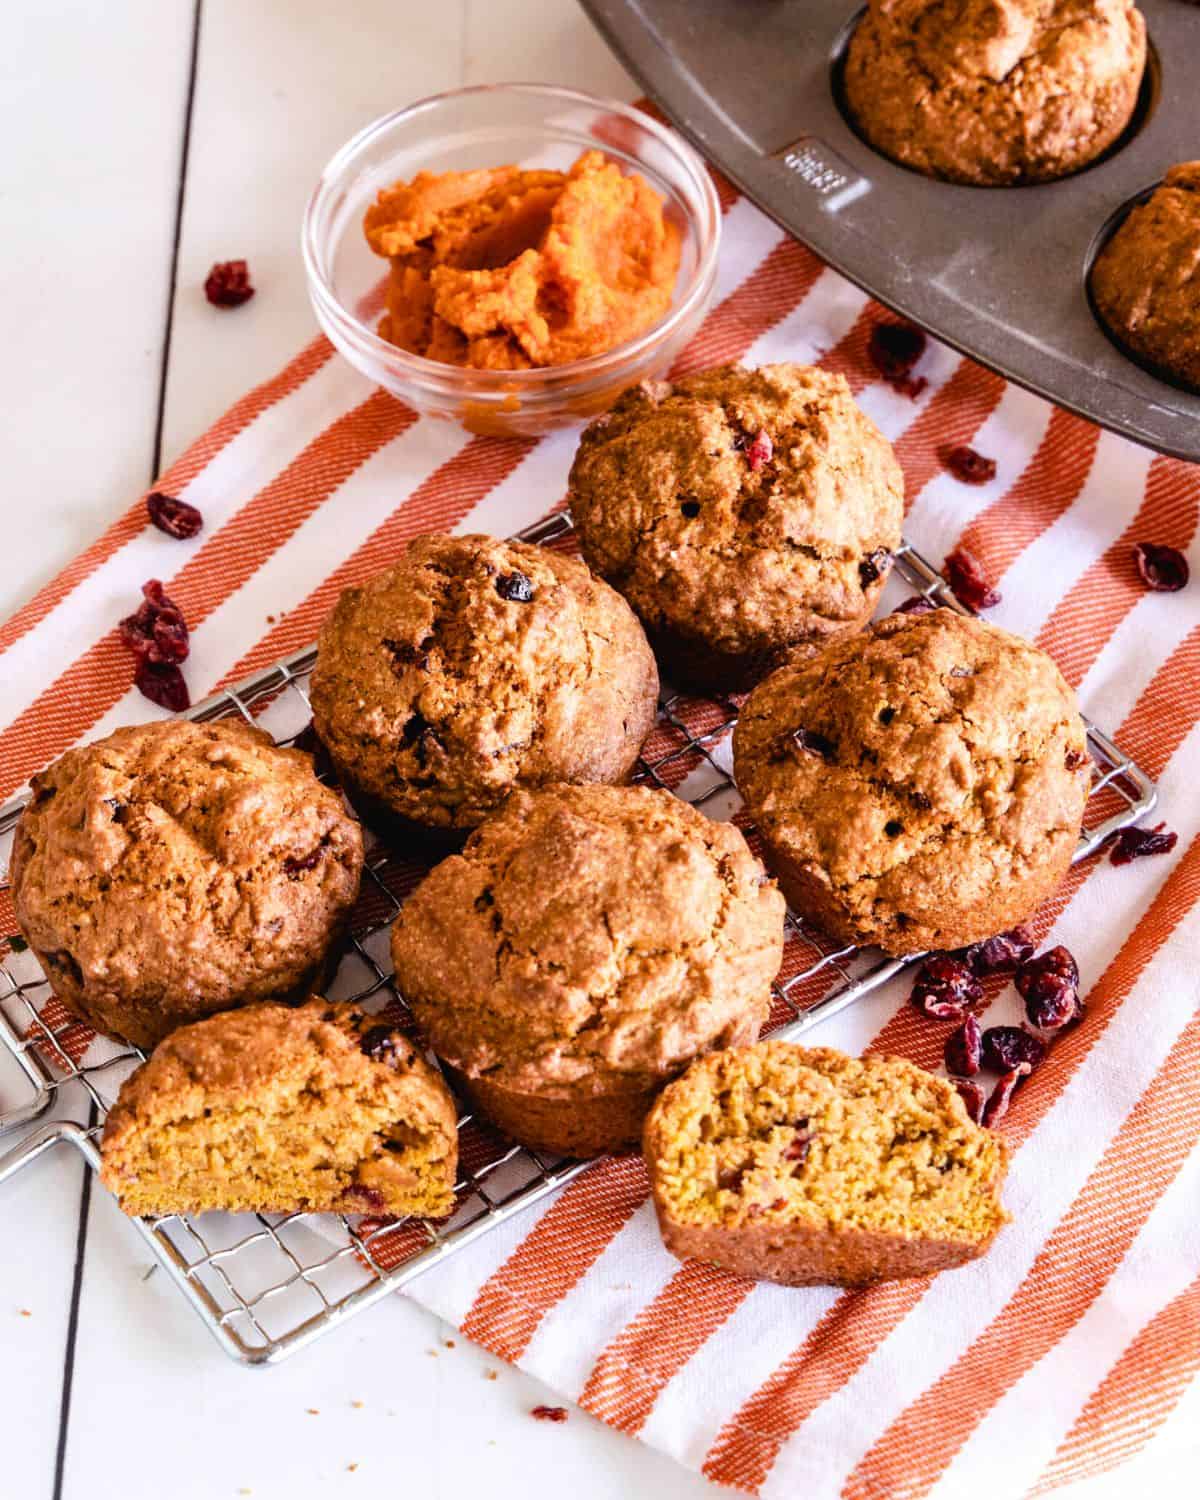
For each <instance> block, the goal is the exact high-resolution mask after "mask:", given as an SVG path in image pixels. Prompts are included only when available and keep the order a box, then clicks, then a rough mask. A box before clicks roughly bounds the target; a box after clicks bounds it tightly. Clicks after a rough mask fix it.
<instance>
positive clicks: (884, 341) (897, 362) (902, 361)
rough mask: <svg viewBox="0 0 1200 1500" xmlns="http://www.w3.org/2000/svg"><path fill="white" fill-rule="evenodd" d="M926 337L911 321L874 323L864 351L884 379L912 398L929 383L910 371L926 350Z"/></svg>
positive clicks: (895, 388)
mask: <svg viewBox="0 0 1200 1500" xmlns="http://www.w3.org/2000/svg"><path fill="white" fill-rule="evenodd" d="M925 344H926V338H925V335H924V334H923V333H922V332H921V330H920V329H919V328H914V327H913V326H912V325H911V323H876V325H875V327H874V328H872V329H871V337H870V339H869V340H868V341H867V354H868V356H869V357H870V360H871V363H872V364H873V365H874V366H875V368H876V369H877V370H878V371H879V373H880V374H881V375H882V376H883V378H884V380H886V381H887V383H888V384H889V385H890V386H891V387H892V388H893V389H894V390H897V391H899V392H900V393H901V395H904V396H912V397H913V398H914V399H915V398H916V397H917V396H919V395H920V394H921V392H922V391H923V390H924V389H925V387H926V386H927V385H928V383H929V382H928V381H927V380H926V379H925V378H924V376H918V377H917V378H916V379H914V378H913V376H912V375H911V374H910V371H911V370H912V368H913V366H914V365H915V364H916V363H917V361H918V360H919V359H920V358H921V356H922V354H924V353H925Z"/></svg>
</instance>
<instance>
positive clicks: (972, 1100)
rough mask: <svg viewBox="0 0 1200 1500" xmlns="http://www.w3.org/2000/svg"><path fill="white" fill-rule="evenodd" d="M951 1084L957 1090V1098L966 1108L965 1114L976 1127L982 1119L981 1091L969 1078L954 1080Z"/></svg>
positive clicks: (982, 1099) (982, 1098) (982, 1103)
mask: <svg viewBox="0 0 1200 1500" xmlns="http://www.w3.org/2000/svg"><path fill="white" fill-rule="evenodd" d="M951 1082H952V1083H953V1084H954V1087H955V1088H956V1089H957V1090H958V1097H959V1098H960V1099H961V1100H962V1102H963V1103H964V1104H965V1105H966V1106H967V1114H968V1115H969V1116H970V1117H971V1119H972V1120H974V1121H975V1123H976V1125H978V1124H979V1123H980V1122H981V1121H982V1119H983V1107H984V1096H983V1090H982V1089H981V1088H980V1087H979V1085H978V1084H977V1083H972V1082H971V1080H970V1079H969V1078H955V1079H952V1080H951Z"/></svg>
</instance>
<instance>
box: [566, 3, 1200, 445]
mask: <svg viewBox="0 0 1200 1500" xmlns="http://www.w3.org/2000/svg"><path fill="white" fill-rule="evenodd" d="M581 3H582V4H583V6H584V8H585V10H587V12H588V13H589V15H590V16H591V18H592V20H593V21H594V22H595V24H596V26H597V27H598V28H599V30H600V31H601V33H602V34H603V36H604V37H605V39H606V40H607V41H608V43H609V45H610V46H611V47H612V49H613V51H614V52H615V53H616V54H617V56H618V57H619V58H620V59H621V61H622V62H623V63H624V64H625V66H626V67H627V68H628V69H629V71H630V72H631V73H632V74H633V75H634V76H635V77H636V78H637V79H638V80H639V82H640V83H641V84H642V85H643V86H644V88H645V89H646V91H647V93H649V94H650V95H651V96H652V97H653V98H654V99H655V100H656V101H657V103H658V104H659V105H660V106H661V107H662V108H663V110H664V111H665V112H666V113H667V114H668V115H669V116H670V118H671V119H672V120H673V122H674V123H675V125H676V126H677V127H678V128H679V130H680V131H682V133H683V134H684V135H686V136H687V137H688V138H689V139H690V140H691V141H692V142H693V143H694V144H695V145H696V146H697V147H698V148H699V149H700V150H701V151H702V152H703V153H704V154H705V155H706V156H707V157H708V159H709V160H710V161H712V162H713V163H714V164H715V165H716V166H718V167H720V168H721V170H722V171H723V172H724V173H725V174H726V175H727V176H728V177H729V178H731V179H732V181H733V182H735V183H736V184H737V185H738V187H739V188H740V189H741V190H742V191H743V192H744V193H745V194H746V195H747V196H748V197H749V198H751V199H752V200H753V201H754V202H755V203H757V204H758V206H759V207H760V208H761V209H762V210H763V211H764V212H765V213H767V214H769V215H770V216H771V217H772V218H773V219H775V220H776V221H777V222H778V223H779V224H781V225H782V226H783V227H784V228H785V229H787V230H789V231H790V232H791V233H792V234H794V235H795V236H796V237H797V238H798V239H800V240H802V241H803V242H804V243H805V244H806V245H808V246H810V247H811V249H813V250H814V251H815V252H816V253H817V254H818V255H819V256H820V257H821V259H822V260H824V261H826V262H827V263H828V264H829V265H831V266H833V267H834V268H835V269H836V270H838V271H840V272H841V273H842V274H843V275H844V276H847V277H849V279H850V280H851V281H854V282H855V283H857V284H858V285H859V286H861V287H862V288H863V289H864V290H865V291H867V292H870V293H871V294H872V295H873V296H875V297H877V298H878V299H879V300H880V301H881V302H884V303H886V304H887V305H888V306H889V307H892V308H894V309H895V310H896V311H897V312H898V313H901V314H903V315H904V316H905V317H908V318H911V319H912V320H913V321H914V322H916V323H919V324H920V325H921V326H922V327H923V328H927V329H928V330H929V331H930V332H931V333H933V334H934V335H936V337H938V338H939V339H941V340H943V341H944V342H945V343H947V344H950V345H952V346H953V347H954V348H956V349H958V350H960V351H961V352H962V353H963V354H968V355H970V356H971V357H972V358H973V359H977V360H979V361H980V362H981V363H982V364H985V365H988V366H990V367H991V368H992V369H994V370H996V371H997V372H998V373H999V374H1000V375H1003V376H1004V377H1005V378H1006V379H1008V380H1012V381H1015V382H1016V383H1017V384H1018V385H1023V386H1025V387H1027V388H1028V389H1029V390H1031V391H1035V392H1037V394H1038V395H1041V396H1045V397H1047V398H1048V399H1049V400H1051V401H1054V402H1056V403H1057V404H1058V405H1059V406H1064V407H1066V408H1068V409H1069V410H1070V411H1074V412H1077V413H1078V414H1079V415H1080V416H1082V417H1086V418H1088V419H1089V420H1090V421H1093V422H1097V423H1099V424H1100V425H1101V426H1103V427H1109V428H1111V429H1112V430H1113V431H1114V432H1119V433H1122V434H1123V435H1124V436H1126V437H1130V438H1133V439H1134V440H1135V441H1136V442H1139V443H1145V444H1147V445H1148V446H1149V447H1152V448H1157V449H1159V450H1160V451H1161V452H1163V453H1170V454H1173V455H1175V456H1176V457H1179V458H1185V459H1190V460H1192V461H1200V395H1197V394H1194V393H1190V392H1188V391H1185V390H1183V389H1181V388H1179V387H1177V386H1174V385H1172V384H1170V383H1169V382H1167V381H1164V380H1162V379H1160V378H1159V377H1157V376H1156V375H1154V374H1153V373H1152V372H1151V371H1149V370H1147V369H1143V368H1142V367H1141V366H1140V365H1138V364H1137V363H1136V362H1134V361H1133V360H1131V359H1130V358H1129V357H1128V356H1127V355H1126V354H1125V353H1124V352H1123V351H1122V350H1121V349H1120V348H1119V347H1118V346H1117V345H1116V344H1114V343H1113V341H1112V340H1111V339H1110V338H1109V337H1108V336H1107V335H1106V333H1105V332H1104V330H1103V329H1102V328H1101V326H1100V325H1099V323H1098V322H1097V320H1096V317H1095V315H1094V313H1093V311H1092V306H1091V302H1090V299H1089V297H1088V292H1087V274H1088V271H1089V269H1090V267H1091V264H1092V260H1093V259H1094V257H1095V254H1096V251H1097V250H1098V248H1099V246H1100V244H1101V243H1103V240H1104V238H1105V237H1106V236H1107V235H1108V234H1109V233H1111V232H1112V228H1113V226H1114V223H1115V222H1117V221H1118V220H1119V218H1120V216H1121V214H1122V213H1123V212H1126V211H1128V209H1129V208H1130V207H1131V206H1132V204H1133V203H1134V202H1135V201H1136V200H1137V199H1138V198H1139V197H1140V196H1141V195H1143V194H1144V193H1145V192H1146V191H1147V190H1149V189H1151V188H1152V187H1153V186H1154V185H1155V184H1157V182H1158V181H1159V180H1160V179H1161V177H1162V176H1163V174H1164V172H1165V171H1166V169H1167V168H1168V167H1169V166H1171V165H1172V164H1173V163H1174V162H1177V161H1188V160H1191V159H1193V158H1194V157H1195V156H1196V154H1197V150H1198V142H1197V136H1196V129H1195V127H1196V124H1197V110H1196V84H1195V69H1194V67H1192V66H1191V65H1190V64H1191V62H1192V60H1194V59H1195V58H1196V57H1197V56H1200V6H1195V5H1191V4H1187V3H1184V0H1141V3H1140V8H1141V10H1142V12H1143V14H1144V15H1145V17H1146V23H1147V27H1148V30H1149V34H1150V51H1151V55H1150V60H1149V63H1148V65H1147V70H1146V77H1145V79H1144V81H1143V85H1142V93H1141V96H1140V98H1139V102H1138V108H1137V111H1136V113H1135V116H1134V119H1133V120H1132V121H1131V123H1130V125H1129V128H1128V129H1127V130H1126V132H1125V134H1124V136H1123V137H1122V138H1121V140H1120V141H1118V142H1117V143H1116V145H1114V146H1113V147H1112V148H1111V149H1110V150H1109V151H1108V152H1107V153H1106V154H1105V155H1104V156H1103V157H1102V158H1101V159H1100V160H1098V161H1097V162H1094V163H1093V164H1092V165H1091V166H1089V167H1087V168H1085V169H1084V170H1082V171H1080V172H1077V173H1075V174H1074V175H1073V176H1070V177H1066V178H1062V179H1061V180H1059V181H1057V182H1049V183H1040V184H1037V185H1032V186H1029V187H1009V188H983V187H962V186H958V185H955V184H952V183H945V182H938V181H935V180H934V179H932V178H927V177H923V176H921V175H920V174H919V173H916V172H913V171H911V170H910V169H908V168H907V167H902V166H899V165H897V164H896V163H894V162H891V161H889V160H888V159H887V158H886V157H883V156H881V155H879V153H878V152H876V151H875V150H874V149H873V148H872V147H871V146H869V145H867V143H866V142H865V141H864V140H863V139H862V138H861V137H860V136H859V135H858V134H857V133H856V131H855V129H854V128H853V126H852V124H851V122H850V120H849V118H848V116H847V114H846V112H845V110H844V108H843V105H842V102H841V99H840V84H839V76H840V66H841V59H842V57H843V54H844V51H845V47H846V44H847V42H848V40H849V38H850V36H851V34H852V32H853V30H854V27H855V25H856V24H857V22H858V19H859V16H860V15H861V11H856V10H855V8H854V6H853V0H707V3H706V4H705V5H703V6H698V5H696V4H695V0H581Z"/></svg>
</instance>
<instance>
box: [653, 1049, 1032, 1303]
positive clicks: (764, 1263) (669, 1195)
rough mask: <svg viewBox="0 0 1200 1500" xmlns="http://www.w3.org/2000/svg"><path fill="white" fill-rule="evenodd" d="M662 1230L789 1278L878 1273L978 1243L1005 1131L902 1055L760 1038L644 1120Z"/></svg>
mask: <svg viewBox="0 0 1200 1500" xmlns="http://www.w3.org/2000/svg"><path fill="white" fill-rule="evenodd" d="M644 1151H645V1156H646V1170H647V1172H648V1173H649V1175H650V1186H651V1190H652V1192H653V1195H654V1206H655V1209H656V1210H657V1213H658V1222H659V1228H660V1230H661V1232H662V1237H663V1243H664V1244H665V1245H666V1247H667V1249H668V1250H670V1251H671V1253H672V1254H673V1255H678V1256H679V1257H680V1258H681V1259H684V1258H687V1257H689V1256H691V1257H694V1258H695V1259H697V1260H705V1261H709V1262H711V1263H712V1264H713V1265H718V1266H724V1267H725V1269H726V1270H729V1271H733V1272H735V1273H736V1274H737V1275H739V1276H752V1277H754V1278H756V1279H758V1280H763V1281H778V1282H782V1283H783V1284H784V1285H785V1286H871V1285H873V1284H874V1283H876V1282H880V1281H894V1280H896V1279H898V1278H902V1277H909V1276H928V1275H931V1274H932V1273H933V1272H935V1271H944V1270H947V1269H948V1268H950V1267H951V1266H961V1265H963V1264H965V1263H966V1262H967V1261H971V1260H975V1259H977V1258H978V1257H979V1256H980V1255H982V1254H983V1253H984V1252H985V1251H986V1250H987V1249H988V1248H989V1246H990V1245H991V1243H992V1241H993V1240H994V1239H995V1237H996V1234H997V1233H998V1232H999V1230H1000V1228H1001V1227H1002V1226H1003V1225H1004V1224H1005V1223H1006V1221H1007V1219H1008V1215H1007V1214H1006V1213H1005V1211H1004V1209H1003V1208H1002V1207H1001V1204H1000V1185H1001V1183H1002V1181H1003V1179H1004V1173H1005V1170H1006V1167H1007V1156H1008V1153H1007V1149H1006V1147H1005V1144H1004V1141H1003V1140H1002V1139H1001V1138H1000V1137H999V1136H997V1135H993V1134H992V1132H991V1131H990V1130H984V1129H982V1128H981V1127H980V1126H978V1125H975V1124H973V1123H972V1121H971V1120H970V1119H969V1117H968V1115H967V1111H966V1108H965V1107H964V1105H963V1101H962V1100H961V1099H960V1098H959V1096H958V1091H957V1090H956V1089H955V1087H954V1085H953V1084H952V1083H949V1082H948V1081H947V1080H946V1079H944V1078H938V1077H935V1075H934V1074H932V1073H927V1072H926V1071H925V1070H924V1068H918V1067H917V1065H916V1064H915V1063H911V1062H909V1061H908V1059H907V1058H903V1057H864V1058H862V1059H859V1058H855V1057H847V1056H845V1055H844V1054H843V1053H841V1052H835V1051H833V1050H832V1049H831V1048H829V1047H797V1046H795V1045H794V1044H793V1043H791V1042H759V1044H758V1045H757V1046H756V1047H739V1048H736V1049H733V1050H731V1051H728V1052H716V1053H713V1054H712V1055H711V1056H709V1057H704V1058H701V1059H700V1061H699V1062H695V1063H693V1064H692V1066H691V1067H690V1068H689V1069H688V1070H687V1072H686V1073H685V1074H684V1075H683V1077H682V1078H680V1079H677V1080H676V1082H674V1083H672V1084H669V1085H668V1086H667V1088H665V1089H664V1090H663V1092H662V1093H661V1094H660V1095H659V1097H658V1102H657V1103H656V1104H655V1106H654V1108H653V1110H652V1111H651V1112H650V1117H649V1119H648V1120H647V1121H646V1135H645V1142H644Z"/></svg>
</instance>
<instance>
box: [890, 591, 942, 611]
mask: <svg viewBox="0 0 1200 1500" xmlns="http://www.w3.org/2000/svg"><path fill="white" fill-rule="evenodd" d="M940 607H941V606H940V605H938V604H937V603H936V602H935V601H934V600H932V599H930V598H929V597H928V596H927V595H925V594H917V595H916V597H915V598H913V599H906V600H905V601H904V603H903V604H897V606H896V607H895V609H894V610H892V613H893V614H894V615H927V614H929V613H930V611H931V610H935V609H939V608H940Z"/></svg>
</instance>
